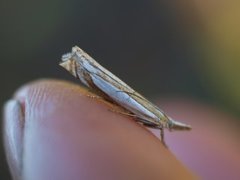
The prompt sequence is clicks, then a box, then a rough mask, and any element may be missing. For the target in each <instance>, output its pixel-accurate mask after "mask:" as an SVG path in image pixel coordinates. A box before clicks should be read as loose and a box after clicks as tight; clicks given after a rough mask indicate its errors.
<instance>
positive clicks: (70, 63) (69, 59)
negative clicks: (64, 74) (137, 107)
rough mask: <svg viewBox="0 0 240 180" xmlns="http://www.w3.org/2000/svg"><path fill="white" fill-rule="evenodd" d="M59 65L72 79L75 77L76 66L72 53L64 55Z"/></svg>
mask: <svg viewBox="0 0 240 180" xmlns="http://www.w3.org/2000/svg"><path fill="white" fill-rule="evenodd" d="M59 65H60V66H62V67H63V68H64V69H66V70H67V71H68V72H70V73H71V74H72V75H73V76H74V77H77V64H76V60H75V59H74V54H73V53H67V54H64V55H63V56H62V61H61V62H60V63H59Z"/></svg>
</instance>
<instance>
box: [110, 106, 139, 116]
mask: <svg viewBox="0 0 240 180" xmlns="http://www.w3.org/2000/svg"><path fill="white" fill-rule="evenodd" d="M109 110H110V111H112V112H115V113H118V114H123V115H125V116H130V117H134V118H136V117H137V116H136V115H135V114H132V113H130V112H126V111H124V110H120V109H115V108H112V109H109Z"/></svg>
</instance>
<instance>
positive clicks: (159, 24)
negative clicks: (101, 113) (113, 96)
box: [0, 0, 240, 179]
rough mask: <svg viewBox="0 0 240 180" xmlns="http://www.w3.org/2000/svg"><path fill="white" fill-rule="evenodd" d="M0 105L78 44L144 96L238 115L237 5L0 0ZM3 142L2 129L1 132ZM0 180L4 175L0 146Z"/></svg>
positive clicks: (49, 74)
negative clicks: (198, 104) (183, 101)
mask: <svg viewBox="0 0 240 180" xmlns="http://www.w3.org/2000/svg"><path fill="white" fill-rule="evenodd" d="M0 19H1V21H0V22H1V28H0V32H1V33H0V35H1V39H0V51H1V60H0V63H1V64H0V68H1V69H0V80H1V93H0V103H1V106H3V104H4V102H5V101H6V100H7V99H9V98H11V96H12V94H13V93H14V91H15V90H16V89H17V88H18V87H19V86H21V85H22V84H24V83H26V82H29V81H32V80H35V79H39V78H59V79H68V80H71V81H72V80H73V78H72V77H71V76H70V75H69V74H68V73H67V72H65V71H64V70H63V69H61V68H60V67H59V66H58V62H59V61H60V58H61V55H62V54H63V53H66V52H69V51H71V47H72V46H74V45H78V46H80V47H81V48H83V49H84V50H85V51H86V52H88V53H89V54H90V55H92V56H93V57H94V58H95V59H96V60H97V61H99V62H100V64H102V65H103V66H104V67H106V68H107V69H109V70H110V71H112V72H114V74H116V75H117V76H119V77H120V78H121V79H123V80H124V81H125V82H127V83H128V84H130V85H131V86H132V87H133V88H135V89H136V90H138V91H140V92H142V93H143V94H144V95H146V96H147V97H149V98H152V99H153V98H154V97H156V96H162V97H186V98H194V99H196V100H197V101H201V102H205V103H208V104H211V105H213V106H216V107H218V108H219V109H221V110H222V111H225V112H228V113H232V114H233V115H235V116H238V117H240V83H239V82H240V80H239V78H240V61H239V60H240V59H239V58H240V33H239V32H240V21H239V19H240V2H239V1H237V0H236V1H235V0H230V1H227V0H222V1H213V0H208V1H207V0H201V1H200V0H194V1H193V0H181V1H177V0H176V1H167V0H165V1H164V0H138V1H137V0H131V1H128V0H114V1H112V0H103V1H97V0H88V1H87V0H78V1H77V0H68V1H63V0H62V1H56V0H51V1H46V0H41V1H34V0H32V1H30V0H24V1H16V0H15V1H14V0H13V1H3V0H1V1H0ZM1 139H2V131H1ZM0 160H1V163H0V169H1V170H0V179H10V176H9V172H8V168H7V165H6V161H5V157H4V151H3V145H2V141H1V148H0Z"/></svg>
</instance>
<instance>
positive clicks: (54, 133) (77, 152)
mask: <svg viewBox="0 0 240 180" xmlns="http://www.w3.org/2000/svg"><path fill="white" fill-rule="evenodd" d="M88 94H89V92H87V91H85V90H84V89H83V88H81V87H80V86H76V85H73V84H70V83H67V82H63V81H56V80H42V81H38V82H35V83H31V84H28V85H26V86H25V87H23V88H21V89H20V90H19V91H18V92H17V93H16V96H15V98H16V99H18V100H20V101H21V103H22V105H24V109H25V115H24V116H25V120H24V122H25V124H24V129H23V134H24V138H23V142H22V146H23V153H22V166H23V168H22V177H23V179H25V180H38V179H39V180H40V179H41V180H42V179H46V180H48V179H59V180H61V179H71V180H75V179H76V180H77V179H100V180H101V179H104V180H107V179H194V178H195V177H194V176H193V174H192V173H191V172H190V171H189V170H187V169H186V168H185V167H184V166H183V165H182V164H181V163H180V162H179V161H178V160H177V159H176V157H175V156H174V155H173V154H172V153H171V152H170V151H169V150H168V149H166V148H165V147H164V146H163V145H162V144H161V142H160V141H159V139H158V138H156V137H155V136H154V135H153V134H152V133H151V132H149V131H148V130H147V129H146V128H144V127H142V126H141V125H139V124H138V123H136V122H135V121H134V120H133V119H131V118H129V117H127V116H123V115H121V114H118V113H116V112H112V111H111V110H110V109H111V108H112V107H111V105H109V104H108V103H105V102H104V101H102V100H101V99H98V98H90V97H88V96H87V95H88Z"/></svg>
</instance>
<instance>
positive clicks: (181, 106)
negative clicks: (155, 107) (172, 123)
mask: <svg viewBox="0 0 240 180" xmlns="http://www.w3.org/2000/svg"><path fill="white" fill-rule="evenodd" d="M159 107H161V108H163V109H164V111H165V112H166V113H167V114H169V115H171V117H172V118H174V119H176V120H179V121H182V122H185V123H188V124H190V125H191V126H192V130H191V131H189V132H168V131H166V136H165V137H166V141H167V143H168V146H169V148H170V149H171V151H172V152H173V153H174V154H175V155H176V156H177V157H178V158H179V159H180V160H181V162H183V163H184V164H185V165H187V167H189V168H190V169H191V170H192V171H193V172H195V173H197V174H198V175H199V176H200V177H201V178H202V179H219V180H220V179H224V180H225V179H240V171H239V167H240V156H239V152H240V141H239V137H240V133H239V132H240V131H239V130H240V128H239V127H240V126H239V119H237V118H236V117H234V116H232V115H230V114H227V113H226V112H221V111H220V110H219V109H217V108H214V107H211V106H209V105H206V104H204V103H199V102H198V103H197V102H196V100H190V99H184V98H178V99H177V98H172V99H171V98H166V99H160V100H159ZM155 134H158V132H155Z"/></svg>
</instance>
